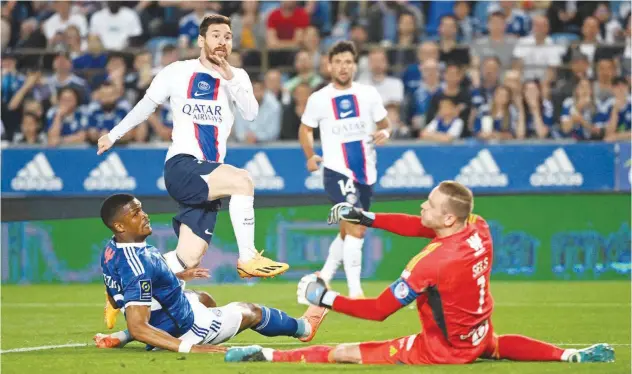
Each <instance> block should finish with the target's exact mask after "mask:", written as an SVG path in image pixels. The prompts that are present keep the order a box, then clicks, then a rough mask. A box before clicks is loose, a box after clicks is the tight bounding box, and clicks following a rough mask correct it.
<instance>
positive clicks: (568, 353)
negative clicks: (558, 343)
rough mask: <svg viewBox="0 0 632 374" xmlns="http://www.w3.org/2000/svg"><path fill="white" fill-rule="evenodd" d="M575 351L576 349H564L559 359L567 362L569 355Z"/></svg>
mask: <svg viewBox="0 0 632 374" xmlns="http://www.w3.org/2000/svg"><path fill="white" fill-rule="evenodd" d="M575 353H577V349H565V350H564V352H563V353H562V358H561V359H560V361H562V362H568V360H569V359H570V358H571V356H572V355H574V354H575Z"/></svg>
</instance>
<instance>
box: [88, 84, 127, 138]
mask: <svg viewBox="0 0 632 374" xmlns="http://www.w3.org/2000/svg"><path fill="white" fill-rule="evenodd" d="M97 97H98V99H97V102H95V103H94V105H93V107H92V108H91V109H92V110H91V112H90V114H89V116H88V123H87V131H88V141H89V142H91V143H94V144H96V142H97V140H99V138H100V137H101V136H103V135H107V133H108V132H109V131H110V130H112V128H114V126H116V125H117V124H118V123H119V122H121V121H122V120H123V118H125V116H126V115H127V112H128V111H129V110H128V107H127V106H126V105H120V104H119V99H120V97H121V95H120V92H119V89H118V88H117V87H115V86H114V85H113V84H111V83H107V82H106V83H103V84H102V85H101V87H100V88H99V92H98V94H97ZM130 134H131V132H130ZM123 140H124V139H123Z"/></svg>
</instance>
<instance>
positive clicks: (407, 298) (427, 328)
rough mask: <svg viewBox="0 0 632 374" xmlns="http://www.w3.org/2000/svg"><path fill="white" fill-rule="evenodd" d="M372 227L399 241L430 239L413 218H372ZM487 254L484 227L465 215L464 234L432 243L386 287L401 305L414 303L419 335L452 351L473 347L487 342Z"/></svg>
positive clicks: (429, 233) (490, 250)
mask: <svg viewBox="0 0 632 374" xmlns="http://www.w3.org/2000/svg"><path fill="white" fill-rule="evenodd" d="M373 227H375V228H381V229H385V230H388V231H391V232H394V233H397V234H400V235H406V236H420V237H427V238H433V237H434V233H433V232H432V231H431V230H429V229H428V228H426V227H424V226H423V225H422V223H421V220H420V218H419V217H418V216H408V215H403V214H377V215H376V218H375V222H374V223H373ZM492 259H493V248H492V237H491V233H490V231H489V226H488V225H487V222H485V220H484V219H483V218H482V217H480V216H477V215H471V216H470V218H469V219H468V224H467V226H466V228H465V229H464V230H462V231H460V232H458V233H456V234H454V235H451V236H448V237H444V238H434V239H433V240H432V241H431V242H430V243H429V244H428V245H427V246H426V247H425V248H424V249H423V250H422V251H421V252H420V253H419V254H417V255H416V256H415V257H413V258H412V259H411V260H410V262H409V263H408V265H407V266H406V269H405V270H404V271H403V272H402V275H401V278H400V279H399V280H398V281H396V282H394V283H393V284H392V285H391V287H390V288H391V291H392V293H393V295H394V296H395V298H396V299H397V300H398V301H399V302H400V303H401V304H403V305H405V304H408V303H410V302H412V301H414V300H416V301H417V309H418V312H419V318H420V320H421V323H422V327H423V331H424V334H427V335H429V336H435V337H441V336H442V337H443V338H445V339H446V340H447V342H448V344H449V345H451V346H453V347H455V348H471V347H474V346H478V345H479V344H480V343H481V342H482V341H484V338H485V337H486V336H487V334H488V332H489V330H490V328H491V325H490V322H491V321H490V317H491V314H492V309H493V306H494V300H493V299H492V295H491V294H490V292H489V277H490V274H491V269H492Z"/></svg>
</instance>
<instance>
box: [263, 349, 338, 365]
mask: <svg viewBox="0 0 632 374" xmlns="http://www.w3.org/2000/svg"><path fill="white" fill-rule="evenodd" d="M332 349H333V348H332V347H328V346H326V345H314V346H311V347H306V348H299V349H292V350H288V351H274V353H273V354H272V361H274V362H311V363H327V362H330V361H329V352H331V350H332Z"/></svg>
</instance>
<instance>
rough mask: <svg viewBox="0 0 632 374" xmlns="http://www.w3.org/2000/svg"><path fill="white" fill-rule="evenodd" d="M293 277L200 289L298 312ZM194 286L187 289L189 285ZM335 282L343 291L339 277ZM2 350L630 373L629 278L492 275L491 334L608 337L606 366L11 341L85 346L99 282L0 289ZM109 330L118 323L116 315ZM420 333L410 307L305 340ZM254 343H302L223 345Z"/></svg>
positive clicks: (98, 318)
mask: <svg viewBox="0 0 632 374" xmlns="http://www.w3.org/2000/svg"><path fill="white" fill-rule="evenodd" d="M386 285H387V283H386V282H367V283H365V291H366V293H367V295H377V294H378V293H379V292H380V291H381V290H382V289H383V288H384V287H385V286H386ZM295 287H296V285H295V284H294V283H266V282H265V281H263V282H260V283H258V284H256V285H254V286H250V287H249V286H244V285H219V286H211V287H209V286H204V287H198V289H203V290H205V291H208V292H210V293H211V294H212V295H213V296H214V297H215V298H216V300H217V301H218V303H219V304H225V303H228V302H230V301H250V302H257V303H261V304H265V305H269V306H273V307H276V308H281V309H284V310H285V311H287V312H288V313H290V314H292V315H295V316H298V315H300V314H301V313H302V311H303V310H304V307H303V306H301V305H298V304H297V303H296V297H295V292H296V289H295ZM193 288H195V287H193ZM334 288H337V289H339V290H344V288H345V287H344V285H343V284H342V283H334ZM1 291H2V299H1V301H2V326H1V327H2V334H1V337H2V339H1V344H0V346H1V349H2V350H3V353H2V354H1V355H0V360H1V365H2V367H1V369H2V373H3V374H11V373H46V374H59V373H76V374H84V373H85V374H89V373H114V372H116V373H151V374H162V373H165V374H167V373H169V374H171V373H187V374H195V373H204V374H206V373H213V374H215V373H241V374H247V373H252V374H263V373H295V372H296V370H297V369H300V370H301V373H324V372H328V373H331V372H333V373H337V372H343V373H359V372H362V373H365V372H366V373H385V372H388V373H412V372H415V373H423V372H428V373H433V374H434V373H475V372H477V373H481V372H482V373H486V374H487V373H489V374H492V373H503V374H507V373H534V374H535V373H537V374H540V373H572V374H580V373H608V374H617V373H630V370H631V368H630V283H629V282H605V281H604V282H493V283H492V293H493V295H494V299H495V302H496V308H495V312H494V316H493V321H494V327H495V330H496V332H497V333H499V334H503V333H518V334H524V335H528V336H531V337H534V338H537V339H542V340H546V341H549V342H552V343H557V344H559V345H562V346H565V347H580V346H582V345H584V344H592V343H599V342H608V343H611V344H613V345H614V347H615V351H616V363H614V364H566V363H513V362H506V361H503V362H490V361H481V362H477V363H475V364H473V365H467V366H440V367H405V366H390V367H385V366H356V365H313V364H275V363H255V364H253V363H242V364H226V363H224V362H223V356H222V355H217V354H215V355H203V354H189V355H182V354H178V353H170V352H145V351H144V350H143V347H142V346H141V345H140V344H138V343H133V344H130V345H128V346H127V347H125V348H123V349H116V350H97V349H96V348H94V347H93V346H92V345H88V346H83V347H73V348H57V349H50V350H38V351H30V352H5V351H6V350H12V349H16V348H28V347H38V346H47V345H62V344H73V343H75V344H80V343H86V344H87V343H91V339H92V336H93V335H94V333H96V332H105V327H104V325H103V322H102V303H103V287H102V286H99V285H72V286H66V285H45V286H3V287H2V290H1ZM117 328H120V329H122V328H124V319H123V318H122V317H120V318H119V321H118V324H117ZM418 331H419V322H418V320H417V315H416V311H415V310H411V309H409V308H404V309H403V310H401V311H399V312H398V313H396V314H395V315H393V316H391V317H390V318H389V319H387V320H386V321H384V322H382V323H377V322H368V321H360V320H357V319H352V318H350V317H346V316H341V315H337V314H335V313H331V314H329V316H328V317H327V320H326V321H325V322H324V323H323V325H322V326H321V330H320V331H319V334H318V335H317V336H316V338H315V339H314V341H313V343H312V344H335V343H340V342H357V341H363V340H383V339H390V338H394V337H400V336H406V335H410V334H413V333H416V332H418ZM239 343H242V344H243V343H258V344H262V345H265V346H268V347H277V348H294V347H298V346H301V345H302V344H300V343H297V341H296V340H293V339H289V338H275V339H268V338H265V337H262V336H260V335H258V334H256V333H254V332H251V331H246V332H244V333H242V334H241V335H239V336H237V337H236V338H235V339H234V340H233V341H231V344H239Z"/></svg>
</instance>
